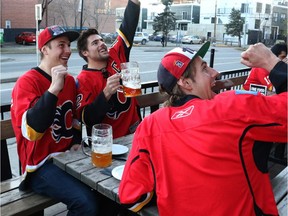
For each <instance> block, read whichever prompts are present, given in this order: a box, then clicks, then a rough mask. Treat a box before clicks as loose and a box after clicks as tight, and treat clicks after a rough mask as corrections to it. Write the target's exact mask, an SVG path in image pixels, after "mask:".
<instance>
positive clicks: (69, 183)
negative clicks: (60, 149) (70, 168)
mask: <svg viewBox="0 0 288 216" xmlns="http://www.w3.org/2000/svg"><path fill="white" fill-rule="evenodd" d="M29 175H30V176H29V180H28V181H29V183H28V184H29V186H30V188H31V189H32V190H33V191H35V192H36V193H38V194H42V195H46V196H49V197H52V198H54V199H55V200H58V201H60V202H63V203H64V204H66V205H67V209H68V214H67V215H69V216H72V215H75V216H79V215H82V216H90V215H91V216H92V215H93V216H95V215H97V214H99V202H100V200H99V196H98V194H97V192H96V191H93V190H91V188H90V187H88V186H86V185H85V184H84V183H81V182H80V181H79V180H78V179H76V178H74V177H73V176H71V175H69V174H67V173H65V172H64V171H63V170H61V169H60V168H59V167H57V166H56V165H54V164H53V162H52V160H51V161H49V162H46V163H45V164H44V165H43V166H42V167H41V168H39V169H38V170H37V171H36V172H33V173H29Z"/></svg>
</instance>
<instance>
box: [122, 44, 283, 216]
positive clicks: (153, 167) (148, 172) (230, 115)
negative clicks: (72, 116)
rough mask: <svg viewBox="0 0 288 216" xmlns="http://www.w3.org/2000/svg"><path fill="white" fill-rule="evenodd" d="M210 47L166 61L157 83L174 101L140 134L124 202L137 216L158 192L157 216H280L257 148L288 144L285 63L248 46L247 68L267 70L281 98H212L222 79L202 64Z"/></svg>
mask: <svg viewBox="0 0 288 216" xmlns="http://www.w3.org/2000/svg"><path fill="white" fill-rule="evenodd" d="M208 48H209V42H207V43H205V44H204V45H203V46H202V47H201V48H200V50H198V51H194V50H191V49H189V48H180V47H179V48H175V49H173V50H171V51H170V52H168V53H167V54H166V55H165V56H164V58H163V59H162V61H161V64H160V66H159V69H158V82H159V86H160V88H161V90H162V91H165V92H167V93H168V94H169V99H168V101H167V103H166V107H163V108H161V109H159V110H158V111H156V112H154V113H153V114H151V115H149V116H148V117H146V118H145V119H144V120H143V121H142V123H141V124H140V125H139V126H138V128H137V130H136V132H135V136H134V139H133V144H132V149H131V151H130V154H129V157H128V160H127V162H126V164H125V169H124V173H123V176H122V180H121V182H120V187H119V198H120V202H121V203H122V204H123V205H126V206H127V207H128V208H129V209H130V210H132V211H138V210H139V209H141V208H142V207H143V205H145V204H146V203H147V202H149V200H150V199H151V197H152V195H153V193H155V194H156V199H157V206H158V210H159V215H165V216H178V215H197V216H206V215H213V216H223V215H232V216H239V215H243V216H244V215H245V216H246V215H249V216H253V215H278V212H277V207H276V204H275V200H274V195H273V190H272V187H271V183H270V179H269V174H268V171H267V161H264V160H263V158H267V155H268V154H269V148H268V151H267V148H266V147H265V145H257V144H255V143H254V141H255V140H263V141H277V142H284V141H286V140H287V64H285V63H284V62H282V61H280V59H278V58H277V57H276V56H275V55H273V54H272V53H271V51H270V50H268V49H267V48H266V47H265V46H264V45H263V44H257V45H254V46H251V47H250V48H249V49H248V50H247V51H246V52H245V53H243V54H242V57H243V59H242V62H243V63H245V64H246V65H248V66H252V65H253V66H262V67H264V68H265V69H267V70H268V71H269V72H270V76H269V78H270V80H271V82H272V83H273V85H274V86H275V88H276V92H277V95H274V96H270V97H266V96H263V95H261V94H260V93H257V92H248V91H241V90H236V91H234V90H231V91H226V92H223V93H220V94H218V95H215V94H214V93H213V92H212V90H211V87H213V86H214V85H215V78H216V77H217V75H218V72H217V71H215V70H214V69H213V68H210V67H209V66H208V65H207V63H206V62H205V61H204V60H203V59H202V58H203V57H204V55H205V53H206V52H207V50H208ZM259 53H260V55H259ZM261 58H263V59H265V61H266V62H265V61H263V60H259V59H261ZM262 104H263V106H262ZM265 104H272V106H271V107H267V106H265ZM247 107H251V108H249V109H247ZM253 107H255V109H253Z"/></svg>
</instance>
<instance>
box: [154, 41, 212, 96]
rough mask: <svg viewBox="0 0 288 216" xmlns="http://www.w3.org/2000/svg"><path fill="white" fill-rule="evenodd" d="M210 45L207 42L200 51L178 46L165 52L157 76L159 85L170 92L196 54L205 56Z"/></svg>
mask: <svg viewBox="0 0 288 216" xmlns="http://www.w3.org/2000/svg"><path fill="white" fill-rule="evenodd" d="M209 47H210V42H209V41H208V42H206V43H205V44H203V45H202V46H201V48H200V49H199V50H198V51H195V50H192V49H190V48H188V47H183V48H181V47H176V48H174V49H172V50H171V51H169V52H168V53H166V54H165V56H164V57H163V59H162V60H161V63H160V65H159V68H158V73H157V78H158V84H159V86H162V87H163V88H164V89H165V90H166V91H167V93H170V92H171V91H172V89H173V88H174V86H175V85H176V83H177V81H178V80H179V78H180V77H181V76H182V74H183V73H184V71H185V70H186V68H187V66H188V64H189V63H190V62H191V61H192V60H193V59H195V57H196V56H200V57H202V58H203V57H204V56H205V54H206V53H207V51H208V49H209Z"/></svg>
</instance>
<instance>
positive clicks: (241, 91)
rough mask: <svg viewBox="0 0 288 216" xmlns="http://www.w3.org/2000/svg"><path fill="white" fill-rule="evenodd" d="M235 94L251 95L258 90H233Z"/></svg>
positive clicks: (255, 93)
mask: <svg viewBox="0 0 288 216" xmlns="http://www.w3.org/2000/svg"><path fill="white" fill-rule="evenodd" d="M235 94H236V95H241V94H251V95H257V94H258V92H254V91H245V90H235Z"/></svg>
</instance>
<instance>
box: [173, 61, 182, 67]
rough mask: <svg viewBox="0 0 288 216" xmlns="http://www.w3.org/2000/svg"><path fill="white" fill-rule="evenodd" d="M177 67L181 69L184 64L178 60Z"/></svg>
mask: <svg viewBox="0 0 288 216" xmlns="http://www.w3.org/2000/svg"><path fill="white" fill-rule="evenodd" d="M175 65H176V66H177V67H179V68H182V67H183V65H184V63H183V62H181V61H179V60H176V62H175Z"/></svg>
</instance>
